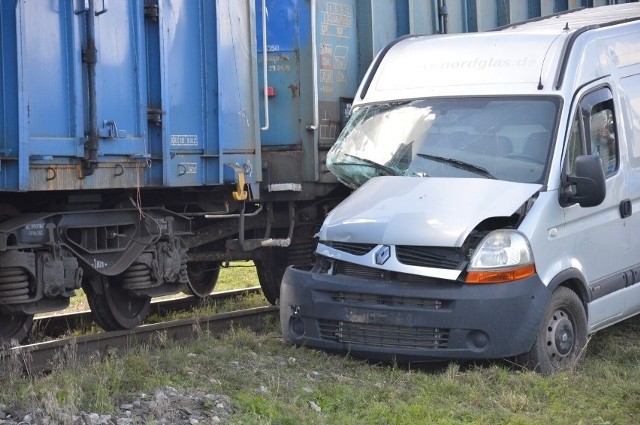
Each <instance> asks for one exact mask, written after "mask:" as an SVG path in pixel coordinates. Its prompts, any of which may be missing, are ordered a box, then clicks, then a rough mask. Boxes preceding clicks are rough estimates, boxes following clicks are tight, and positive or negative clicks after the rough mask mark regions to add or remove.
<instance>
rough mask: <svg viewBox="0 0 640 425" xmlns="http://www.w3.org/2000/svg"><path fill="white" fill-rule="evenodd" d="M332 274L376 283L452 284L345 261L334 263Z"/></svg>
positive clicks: (446, 281)
mask: <svg viewBox="0 0 640 425" xmlns="http://www.w3.org/2000/svg"><path fill="white" fill-rule="evenodd" d="M334 273H335V274H336V275H344V276H349V277H357V278H361V279H368V280H377V281H400V282H405V283H417V284H428V283H437V284H444V283H452V282H451V281H448V280H442V279H437V278H434V277H427V276H420V275H413V274H408V273H397V272H390V271H388V270H382V269H376V268H375V267H367V266H361V265H359V264H353V263H347V262H345V261H336V262H335V263H334Z"/></svg>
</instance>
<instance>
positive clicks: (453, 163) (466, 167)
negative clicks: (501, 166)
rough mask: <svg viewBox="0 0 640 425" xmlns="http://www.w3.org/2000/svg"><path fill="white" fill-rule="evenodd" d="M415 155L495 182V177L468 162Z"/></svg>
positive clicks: (422, 154) (427, 155)
mask: <svg viewBox="0 0 640 425" xmlns="http://www.w3.org/2000/svg"><path fill="white" fill-rule="evenodd" d="M416 155H418V156H419V157H420V158H426V159H430V160H432V161H436V162H442V163H444V164H448V165H451V166H452V167H455V168H459V169H461V170H465V171H470V172H472V173H475V174H480V175H481V176H484V177H486V178H488V179H494V180H496V177H495V176H494V175H493V174H491V173H490V172H489V171H487V169H486V168H482V167H480V166H478V165H473V164H469V163H468V162H464V161H460V160H459V159H453V158H445V157H443V156H437V155H429V154H426V153H418V154H416Z"/></svg>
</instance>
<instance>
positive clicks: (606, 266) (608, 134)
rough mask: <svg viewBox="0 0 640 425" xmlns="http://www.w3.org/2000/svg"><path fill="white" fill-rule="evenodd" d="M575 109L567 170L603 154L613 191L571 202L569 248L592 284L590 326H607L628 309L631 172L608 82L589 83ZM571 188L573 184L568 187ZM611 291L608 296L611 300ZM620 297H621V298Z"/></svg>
mask: <svg viewBox="0 0 640 425" xmlns="http://www.w3.org/2000/svg"><path fill="white" fill-rule="evenodd" d="M577 98H578V99H579V101H578V102H577V105H576V107H575V108H574V111H573V118H572V121H571V128H570V132H569V140H568V143H567V155H566V163H565V173H564V175H568V174H571V173H572V172H573V169H574V164H575V159H576V157H577V156H579V155H585V154H587V155H597V156H599V157H600V160H601V161H602V166H603V170H604V174H605V178H606V187H607V194H606V197H605V199H604V201H603V202H602V204H600V205H598V206H596V207H590V208H583V207H581V206H580V205H578V204H572V205H565V208H564V214H565V231H566V236H567V237H568V238H569V239H568V241H569V242H568V243H567V248H568V250H569V255H570V256H571V257H572V260H573V266H574V267H576V268H578V269H579V270H580V271H581V272H582V273H583V275H584V277H585V278H586V280H587V284H588V286H589V291H590V294H589V295H590V298H591V300H592V301H593V302H592V303H591V304H590V306H589V314H588V316H589V326H590V330H591V329H593V327H601V326H604V325H605V324H607V323H610V322H613V321H616V318H618V317H619V316H621V315H622V313H623V311H624V300H623V299H622V297H621V296H620V291H619V290H620V289H622V288H624V287H625V284H626V282H625V273H624V272H625V271H626V270H628V269H629V267H630V265H631V264H630V258H629V244H630V238H629V236H628V235H629V234H628V231H627V228H626V224H627V223H626V219H625V218H623V217H622V216H621V202H622V201H623V200H624V199H625V197H626V189H625V187H626V185H625V174H624V173H623V172H622V171H623V170H624V168H623V167H621V164H620V151H619V143H618V140H617V137H616V136H617V132H616V131H615V128H616V119H615V116H616V114H615V110H614V105H613V96H612V93H611V90H610V89H609V88H608V87H599V88H596V89H593V88H592V89H587V90H584V91H582V93H580V94H579V95H578V97H577ZM565 190H569V191H571V190H573V188H567V189H565ZM605 297H606V300H605ZM617 297H620V298H621V299H620V300H617V299H616V298H617Z"/></svg>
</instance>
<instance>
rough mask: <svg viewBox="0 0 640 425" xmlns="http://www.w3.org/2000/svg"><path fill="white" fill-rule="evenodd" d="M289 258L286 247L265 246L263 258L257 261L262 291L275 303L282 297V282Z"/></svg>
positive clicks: (268, 299)
mask: <svg viewBox="0 0 640 425" xmlns="http://www.w3.org/2000/svg"><path fill="white" fill-rule="evenodd" d="M287 258H288V257H287V250H286V249H283V248H263V250H262V258H261V259H260V260H256V262H255V263H256V272H257V274H258V280H259V281H260V287H261V288H262V293H263V294H264V296H265V298H266V299H267V301H269V302H270V303H271V304H273V305H275V304H276V302H277V301H278V299H279V298H280V282H282V276H284V271H285V270H286V268H287Z"/></svg>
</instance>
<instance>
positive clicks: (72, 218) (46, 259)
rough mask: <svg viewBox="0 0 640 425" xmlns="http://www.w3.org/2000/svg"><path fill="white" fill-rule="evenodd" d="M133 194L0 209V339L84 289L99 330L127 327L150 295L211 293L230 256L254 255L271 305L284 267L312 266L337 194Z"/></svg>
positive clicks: (16, 336)
mask: <svg viewBox="0 0 640 425" xmlns="http://www.w3.org/2000/svg"><path fill="white" fill-rule="evenodd" d="M130 195H132V196H131V197H129V198H123V197H122V194H120V196H118V201H117V202H114V199H113V198H112V196H111V194H110V193H105V194H104V195H103V196H99V197H96V196H95V195H94V196H92V197H91V198H86V197H84V198H77V197H74V196H73V195H69V196H67V198H66V199H65V200H64V201H62V200H61V198H59V197H53V195H50V194H41V199H38V200H36V199H33V201H32V202H31V203H29V202H25V201H24V200H23V199H21V200H20V201H19V203H18V202H15V203H9V202H6V203H3V204H1V205H0V212H1V213H0V341H2V342H5V343H6V342H8V341H10V340H17V341H21V340H24V339H25V337H26V336H27V334H28V331H29V329H30V326H31V323H32V320H33V316H34V315H35V314H37V313H45V312H51V311H57V310H62V309H65V308H66V307H68V305H69V302H70V299H71V297H73V296H74V295H75V294H76V291H77V290H79V289H81V288H82V289H83V290H84V292H85V294H86V296H87V300H88V302H89V306H90V308H91V311H92V313H93V316H94V318H95V320H96V322H97V323H98V325H100V326H101V327H102V328H103V329H105V330H119V329H130V328H133V327H135V326H138V325H140V324H141V323H142V322H143V321H144V319H145V318H146V317H147V315H148V312H149V305H150V301H151V298H152V297H155V296H162V295H170V294H177V293H179V292H184V293H186V294H190V295H194V296H197V297H204V296H206V295H208V294H209V293H211V291H212V290H213V288H214V287H215V284H216V281H217V278H218V274H219V270H220V267H221V265H222V263H224V262H228V261H236V260H252V261H253V262H254V263H255V265H256V271H257V274H258V277H259V281H260V285H261V286H262V289H263V293H264V295H265V297H266V298H267V300H268V301H269V302H271V303H272V304H275V303H276V302H277V300H278V298H279V294H280V281H281V278H282V275H283V274H284V271H285V268H286V267H287V266H288V265H292V264H295V265H296V266H310V265H312V264H313V252H314V250H315V241H314V234H315V232H316V231H317V229H318V228H319V226H320V224H321V222H322V220H323V218H324V216H325V215H326V213H327V211H328V210H329V209H330V208H332V206H333V205H334V204H335V203H337V202H338V201H339V200H340V199H341V196H342V195H340V196H336V197H335V199H334V200H333V201H332V199H333V198H332V197H331V196H328V197H322V202H317V203H316V202H314V201H304V200H277V199H276V200H272V201H269V202H254V201H245V202H235V201H233V200H230V201H225V202H223V203H218V204H217V205H211V204H210V203H207V202H204V201H202V199H206V198H204V197H203V196H204V194H203V193H198V192H194V193H185V192H178V191H176V192H175V193H173V194H171V195H168V194H164V195H163V194H161V193H159V194H157V195H151V196H149V197H148V205H144V206H143V205H139V204H138V203H136V202H135V201H134V200H133V199H134V198H135V193H133V194H130ZM20 196H22V195H18V197H20ZM47 196H49V197H52V198H51V199H47ZM156 198H157V199H156ZM166 199H172V200H173V202H171V203H169V202H161V201H162V200H166ZM209 199H211V198H209ZM214 199H219V196H218V197H217V198H214ZM53 200H55V202H52V201H53ZM2 201H8V200H2ZM44 202H47V207H46V208H44V206H43V205H42V203H44ZM17 204H20V205H32V209H33V211H18V210H17V209H16V208H15V207H14V206H13V205H17ZM39 204H41V205H39ZM105 204H108V205H109V207H107V206H106V205H105ZM61 205H64V208H61ZM39 209H52V210H56V211H52V212H37V210H39Z"/></svg>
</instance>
